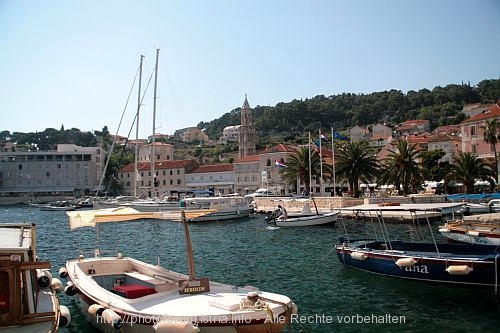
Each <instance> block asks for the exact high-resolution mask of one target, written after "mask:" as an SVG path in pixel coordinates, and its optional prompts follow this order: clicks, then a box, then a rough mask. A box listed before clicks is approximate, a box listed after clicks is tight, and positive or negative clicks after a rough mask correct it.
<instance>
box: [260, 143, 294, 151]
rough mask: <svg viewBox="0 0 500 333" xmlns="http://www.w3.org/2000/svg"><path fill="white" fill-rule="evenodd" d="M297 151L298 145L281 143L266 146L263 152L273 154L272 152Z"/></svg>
mask: <svg viewBox="0 0 500 333" xmlns="http://www.w3.org/2000/svg"><path fill="white" fill-rule="evenodd" d="M296 151H297V147H295V146H290V145H285V144H282V143H280V144H279V145H276V146H274V147H271V148H266V149H265V150H264V151H262V152H261V154H271V153H295V152H296Z"/></svg>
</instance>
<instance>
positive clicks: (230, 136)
mask: <svg viewBox="0 0 500 333" xmlns="http://www.w3.org/2000/svg"><path fill="white" fill-rule="evenodd" d="M240 127H241V125H234V126H226V127H224V129H223V130H222V137H221V138H220V140H221V141H222V142H224V143H228V142H238V140H239V137H240Z"/></svg>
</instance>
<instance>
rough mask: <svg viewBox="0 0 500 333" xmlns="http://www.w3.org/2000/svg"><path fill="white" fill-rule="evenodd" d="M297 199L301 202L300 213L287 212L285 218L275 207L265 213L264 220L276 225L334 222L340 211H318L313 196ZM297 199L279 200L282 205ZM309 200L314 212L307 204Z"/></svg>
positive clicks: (294, 225) (312, 224)
mask: <svg viewBox="0 0 500 333" xmlns="http://www.w3.org/2000/svg"><path fill="white" fill-rule="evenodd" d="M299 200H300V201H299V202H300V203H301V204H303V207H302V211H301V212H300V214H298V215H289V214H288V213H287V216H286V218H284V216H283V215H282V214H281V211H280V210H279V209H277V210H275V211H272V212H269V213H268V214H267V215H266V218H265V220H266V222H267V223H268V224H271V225H274V226H277V227H307V226H315V225H325V224H334V223H335V221H336V220H337V217H338V216H339V214H340V211H335V212H328V213H320V212H319V211H318V207H317V206H316V202H315V201H314V198H308V199H305V200H302V199H299ZM297 201H298V200H296V199H293V200H290V201H288V200H287V201H284V200H280V202H282V204H283V205H284V204H285V203H295V202H297ZM309 202H312V203H313V204H314V208H315V210H316V213H313V212H312V210H311V207H310V206H309ZM278 207H280V205H278Z"/></svg>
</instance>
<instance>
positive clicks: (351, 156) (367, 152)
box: [335, 141, 378, 197]
mask: <svg viewBox="0 0 500 333" xmlns="http://www.w3.org/2000/svg"><path fill="white" fill-rule="evenodd" d="M335 169H336V171H335V172H336V174H337V175H338V176H339V178H340V179H345V180H347V182H348V183H349V186H350V187H351V189H352V190H353V195H354V197H358V196H359V181H360V180H361V181H363V182H365V183H368V182H371V181H372V180H373V179H375V175H376V174H377V171H378V162H377V158H376V156H375V151H374V149H373V148H372V147H370V145H369V144H368V142H366V141H359V142H347V143H344V144H342V145H341V146H340V147H339V149H338V150H337V151H336V152H335Z"/></svg>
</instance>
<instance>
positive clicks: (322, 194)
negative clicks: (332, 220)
mask: <svg viewBox="0 0 500 333" xmlns="http://www.w3.org/2000/svg"><path fill="white" fill-rule="evenodd" d="M318 132H319V167H320V174H321V178H320V180H319V186H320V192H321V196H322V197H323V196H324V193H323V190H324V189H323V154H322V151H321V141H323V137H322V136H321V129H319V130H318Z"/></svg>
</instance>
